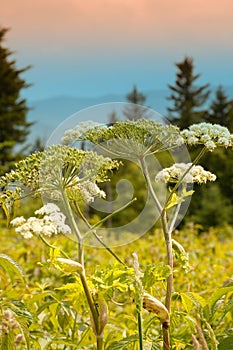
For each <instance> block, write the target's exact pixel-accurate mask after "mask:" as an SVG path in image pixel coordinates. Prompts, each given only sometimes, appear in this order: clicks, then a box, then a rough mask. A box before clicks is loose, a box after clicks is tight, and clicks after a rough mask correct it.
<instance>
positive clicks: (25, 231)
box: [11, 203, 71, 239]
mask: <svg viewBox="0 0 233 350" xmlns="http://www.w3.org/2000/svg"><path fill="white" fill-rule="evenodd" d="M35 214H36V215H38V216H43V217H42V218H37V217H30V218H29V219H27V220H26V219H25V218H24V217H23V216H21V217H17V218H15V219H13V220H12V221H11V224H12V225H13V226H14V227H15V231H16V232H17V233H19V234H20V235H21V236H23V237H24V238H26V239H29V238H32V237H33V235H36V236H38V235H40V234H42V235H44V236H48V237H51V236H52V235H56V234H58V233H63V234H64V235H67V234H70V233H71V229H70V227H69V226H68V225H66V224H65V220H66V216H65V215H64V214H63V213H61V212H60V208H59V207H58V206H57V205H55V204H53V203H48V204H46V205H44V206H43V207H42V208H40V209H39V210H36V211H35Z"/></svg>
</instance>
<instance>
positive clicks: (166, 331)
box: [140, 158, 173, 350]
mask: <svg viewBox="0 0 233 350" xmlns="http://www.w3.org/2000/svg"><path fill="white" fill-rule="evenodd" d="M140 165H141V169H142V172H143V174H144V177H145V180H146V183H147V186H148V189H149V192H150V194H151V196H152V199H153V200H154V203H155V205H156V207H157V209H158V210H159V211H160V214H161V215H160V220H161V223H162V230H163V235H164V240H165V244H166V252H167V263H168V265H169V266H170V268H171V274H170V275H169V276H168V278H167V290H166V299H165V306H166V308H167V310H168V312H169V315H170V312H171V298H172V286H173V252H172V235H171V232H170V230H169V227H168V221H167V214H166V210H165V209H164V208H165V206H166V205H165V206H164V208H162V206H161V204H160V202H159V200H158V198H157V196H156V194H155V192H154V189H153V186H152V183H151V179H150V175H149V172H148V168H147V165H146V162H145V159H144V158H142V159H141V160H140ZM162 327H163V349H164V350H170V325H169V322H167V321H166V322H164V323H163V324H162Z"/></svg>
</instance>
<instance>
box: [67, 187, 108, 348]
mask: <svg viewBox="0 0 233 350" xmlns="http://www.w3.org/2000/svg"><path fill="white" fill-rule="evenodd" d="M61 193H62V198H63V204H64V207H65V210H66V212H67V214H68V217H69V220H70V224H71V228H72V230H73V232H74V233H75V235H76V237H77V239H78V247H79V263H80V264H82V266H83V271H82V272H80V273H79V276H80V280H81V283H82V286H83V289H84V292H85V295H86V298H87V302H88V305H89V309H90V312H91V315H92V318H93V322H94V324H95V329H96V333H97V334H98V333H99V317H98V311H97V309H96V307H95V303H94V300H93V298H92V295H91V293H90V290H89V287H88V284H87V280H86V275H85V267H84V248H83V238H82V236H81V234H80V231H79V228H78V226H77V224H76V221H75V219H74V215H73V212H72V209H71V206H70V203H69V200H68V197H67V195H66V193H65V191H61ZM96 342H97V343H98V339H96ZM101 349H102V348H98V350H101Z"/></svg>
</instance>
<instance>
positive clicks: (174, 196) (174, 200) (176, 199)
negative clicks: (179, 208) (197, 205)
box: [165, 193, 184, 210]
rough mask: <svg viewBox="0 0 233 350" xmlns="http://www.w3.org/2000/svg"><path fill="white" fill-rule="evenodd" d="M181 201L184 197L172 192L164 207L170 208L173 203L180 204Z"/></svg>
mask: <svg viewBox="0 0 233 350" xmlns="http://www.w3.org/2000/svg"><path fill="white" fill-rule="evenodd" d="M182 202H184V199H183V198H182V197H179V196H177V194H176V193H173V194H172V196H171V199H170V201H169V202H168V204H167V205H166V207H165V209H166V210H167V209H169V208H172V207H174V206H175V205H177V204H180V203H182Z"/></svg>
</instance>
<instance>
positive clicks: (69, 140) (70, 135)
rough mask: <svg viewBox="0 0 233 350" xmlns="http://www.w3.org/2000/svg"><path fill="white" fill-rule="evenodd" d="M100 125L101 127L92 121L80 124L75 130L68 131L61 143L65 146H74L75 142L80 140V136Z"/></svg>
mask: <svg viewBox="0 0 233 350" xmlns="http://www.w3.org/2000/svg"><path fill="white" fill-rule="evenodd" d="M98 125H100V124H99V123H95V122H93V121H91V120H89V121H86V122H80V123H79V124H77V125H76V126H75V127H74V128H73V129H68V130H66V131H65V133H64V136H63V137H62V139H61V141H62V143H63V145H72V144H73V143H74V142H75V141H77V140H79V139H80V136H82V135H83V134H84V133H86V132H87V131H88V130H90V129H92V128H94V127H95V126H98Z"/></svg>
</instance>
